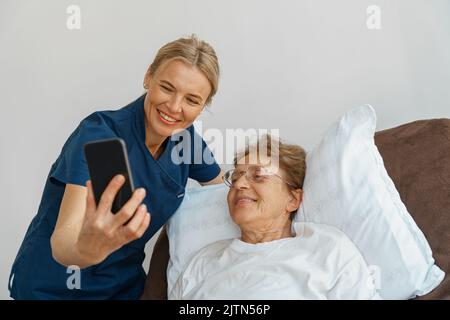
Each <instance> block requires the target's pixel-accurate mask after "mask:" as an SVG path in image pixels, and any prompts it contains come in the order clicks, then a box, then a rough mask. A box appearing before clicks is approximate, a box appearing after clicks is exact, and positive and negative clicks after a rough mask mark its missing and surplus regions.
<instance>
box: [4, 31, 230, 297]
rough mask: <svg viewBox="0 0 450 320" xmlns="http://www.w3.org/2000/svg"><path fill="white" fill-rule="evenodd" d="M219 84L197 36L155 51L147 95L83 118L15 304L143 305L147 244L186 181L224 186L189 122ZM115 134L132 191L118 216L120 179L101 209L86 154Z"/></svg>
mask: <svg viewBox="0 0 450 320" xmlns="http://www.w3.org/2000/svg"><path fill="white" fill-rule="evenodd" d="M218 77H219V65H218V60H217V56H216V54H215V52H214V49H213V48H212V47H211V46H210V45H209V44H207V43H206V42H204V41H201V40H199V39H197V38H196V37H195V36H191V37H190V38H181V39H178V40H176V41H173V42H170V43H168V44H166V45H164V46H163V47H162V48H161V49H160V50H159V51H158V53H157V55H156V57H155V59H154V61H153V63H152V64H151V65H150V67H149V69H148V71H147V72H146V74H145V77H144V89H145V91H146V92H145V94H143V95H142V96H141V97H139V98H138V99H137V100H136V101H134V102H132V103H130V104H129V105H127V106H125V107H123V108H121V109H119V110H115V111H99V112H94V113H93V114H91V115H90V116H88V117H87V118H85V119H84V120H83V121H81V123H80V124H79V126H78V127H77V128H76V129H75V131H74V132H73V133H72V134H71V136H70V137H69V138H68V140H67V141H66V143H65V144H64V146H63V148H62V150H61V153H60V155H59V157H58V158H57V160H56V161H55V163H54V164H53V165H52V167H51V169H50V173H49V175H48V177H47V181H46V184H45V188H44V192H43V195H42V199H41V203H40V206H39V209H38V212H37V214H36V216H35V217H34V218H33V220H32V222H31V224H30V226H29V228H28V230H27V232H26V235H25V238H24V240H23V242H22V245H21V247H20V249H19V252H18V254H17V257H16V259H15V261H14V264H13V266H12V270H11V275H10V281H9V290H10V295H11V297H12V298H14V299H139V297H140V296H141V294H142V291H143V287H144V282H145V278H146V274H145V271H144V270H143V268H142V262H143V260H144V257H145V254H144V247H145V244H146V242H147V241H148V240H149V239H150V238H151V237H152V236H153V235H154V234H155V232H156V231H157V230H158V229H159V228H160V227H161V226H162V225H163V224H164V223H165V222H166V221H167V220H168V219H169V218H170V217H171V215H172V214H173V213H174V212H175V211H176V209H177V208H178V206H179V205H180V204H181V202H182V200H183V196H184V189H185V186H186V183H187V180H188V178H192V179H195V180H197V181H198V182H200V183H201V184H202V185H205V184H214V183H220V182H221V177H222V172H221V170H220V167H219V166H218V164H217V163H216V162H215V161H211V159H213V157H212V155H211V152H210V150H208V148H207V146H206V143H205V142H204V141H203V140H202V139H201V138H200V137H198V136H195V135H196V133H195V131H194V128H193V125H192V123H193V122H194V120H195V119H196V118H197V117H198V116H199V114H200V113H201V112H202V110H203V109H204V108H205V106H206V105H208V104H210V102H211V99H212V97H213V96H214V94H215V93H216V91H217V86H218ZM186 133H187V134H186ZM180 134H182V137H183V138H184V139H181V138H180V137H179V136H177V135H180ZM113 137H119V138H122V139H123V140H124V141H125V143H126V145H127V151H128V157H129V161H130V166H131V171H132V175H133V179H134V184H135V187H136V191H135V192H134V194H133V197H132V198H131V199H130V200H129V201H128V202H127V203H126V204H125V205H124V207H123V208H122V209H121V210H120V211H119V212H118V213H117V214H112V213H111V205H112V199H113V198H114V195H115V194H116V192H117V191H118V190H119V189H120V187H121V185H122V183H123V180H124V179H123V177H122V176H120V175H119V176H117V177H116V178H114V179H113V180H112V181H111V182H110V184H109V186H108V187H107V189H106V190H105V191H104V193H103V195H102V198H101V201H99V203H98V204H96V203H95V200H94V197H93V193H92V187H91V184H90V182H89V181H88V180H89V174H88V170H87V166H86V162H85V159H84V154H83V146H84V144H85V143H87V142H88V141H93V140H98V139H106V138H113ZM185 137H189V138H188V139H186V138H185ZM198 140H199V141H201V143H195V141H198ZM180 146H182V147H181V148H180ZM174 148H175V149H174ZM187 148H189V149H187ZM180 150H181V151H180ZM185 150H189V151H190V155H191V158H192V159H194V156H195V155H196V154H199V153H200V154H201V155H209V156H208V157H207V158H208V161H206V160H202V161H200V162H199V161H193V160H192V161H184V162H183V163H181V164H180V163H179V161H174V159H173V155H174V154H178V153H181V154H182V153H183V152H184V151H185ZM172 151H176V152H172ZM197 158H198V156H197ZM197 158H196V159H197ZM183 159H186V158H185V157H183ZM201 159H204V158H203V157H201ZM130 217H132V218H131V220H130V221H129V222H128V223H126V224H124V223H125V222H126V221H128V220H129V219H130Z"/></svg>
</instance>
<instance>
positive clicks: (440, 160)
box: [375, 119, 450, 299]
mask: <svg viewBox="0 0 450 320" xmlns="http://www.w3.org/2000/svg"><path fill="white" fill-rule="evenodd" d="M375 143H376V145H377V147H378V149H379V151H380V154H381V156H382V157H383V160H384V165H385V167H386V170H387V172H388V173H389V176H390V177H391V178H392V180H393V181H394V184H395V186H396V188H397V190H398V192H399V193H400V197H401V199H402V201H403V203H404V204H405V206H406V208H407V209H408V211H409V212H410V214H411V216H412V217H413V219H414V220H415V222H416V223H417V225H418V226H419V228H420V229H421V230H422V232H423V233H424V234H425V237H426V238H427V240H428V243H429V244H430V247H431V249H432V251H433V257H434V259H435V260H436V264H437V265H438V266H439V267H440V268H441V269H442V270H443V271H444V272H445V273H446V276H445V279H444V281H443V282H442V283H441V284H440V285H439V286H438V287H437V288H436V289H435V290H433V291H432V292H430V293H429V294H427V295H425V296H422V297H420V298H419V299H450V276H449V273H450V119H436V120H421V121H415V122H412V123H408V124H405V125H402V126H399V127H396V128H393V129H388V130H383V131H380V132H377V133H376V134H375Z"/></svg>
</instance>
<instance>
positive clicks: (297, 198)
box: [288, 189, 303, 212]
mask: <svg viewBox="0 0 450 320" xmlns="http://www.w3.org/2000/svg"><path fill="white" fill-rule="evenodd" d="M302 199H303V191H302V189H297V190H293V191H292V192H291V199H290V201H289V204H288V207H289V209H290V210H289V212H292V211H296V210H298V208H300V204H301V203H302Z"/></svg>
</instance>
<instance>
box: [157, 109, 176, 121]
mask: <svg viewBox="0 0 450 320" xmlns="http://www.w3.org/2000/svg"><path fill="white" fill-rule="evenodd" d="M157 111H158V114H159V118H160V119H161V120H162V121H163V122H164V123H167V124H175V123H177V122H180V121H181V120H177V119H174V118H172V117H171V116H169V115H168V114H167V113H164V112H162V111H160V110H157Z"/></svg>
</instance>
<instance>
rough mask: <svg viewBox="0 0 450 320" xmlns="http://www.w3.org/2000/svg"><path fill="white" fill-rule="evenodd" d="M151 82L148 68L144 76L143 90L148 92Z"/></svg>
mask: <svg viewBox="0 0 450 320" xmlns="http://www.w3.org/2000/svg"><path fill="white" fill-rule="evenodd" d="M151 81H152V75H151V74H150V68H149V69H148V70H147V72H146V73H145V76H144V83H143V85H144V89H145V90H148V89H149V88H150V83H151Z"/></svg>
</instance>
